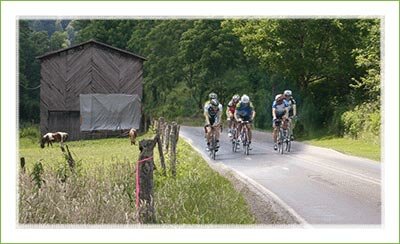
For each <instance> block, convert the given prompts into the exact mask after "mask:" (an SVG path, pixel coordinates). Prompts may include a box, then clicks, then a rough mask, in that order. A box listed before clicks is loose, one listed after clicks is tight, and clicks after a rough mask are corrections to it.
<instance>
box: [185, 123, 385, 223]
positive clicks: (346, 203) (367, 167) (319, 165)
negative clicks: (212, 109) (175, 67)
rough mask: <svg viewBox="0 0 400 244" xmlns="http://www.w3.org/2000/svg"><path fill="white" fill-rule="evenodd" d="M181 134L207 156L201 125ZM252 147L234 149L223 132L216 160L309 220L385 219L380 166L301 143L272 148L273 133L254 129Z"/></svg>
mask: <svg viewBox="0 0 400 244" xmlns="http://www.w3.org/2000/svg"><path fill="white" fill-rule="evenodd" d="M180 133H181V135H182V136H183V137H184V138H185V139H187V140H188V141H189V142H190V143H191V144H192V145H193V146H195V147H197V148H198V149H200V151H202V152H204V153H202V154H203V156H205V157H207V156H208V154H207V153H206V151H205V141H204V134H203V129H202V128H200V127H186V126H182V127H181V130H180ZM253 137H254V138H253V142H252V145H253V150H252V151H250V155H248V156H246V155H244V154H243V151H242V150H239V152H236V153H233V152H232V150H231V144H230V141H229V138H228V136H227V134H226V132H224V133H223V134H222V137H221V148H220V151H219V152H218V153H217V158H216V160H215V162H213V163H215V164H224V165H225V166H227V167H229V168H230V169H232V170H233V171H235V172H239V173H240V174H241V175H245V176H246V177H249V178H251V179H252V180H253V181H255V182H256V183H257V184H259V185H261V186H262V187H265V188H266V189H267V191H269V192H272V193H273V194H275V195H276V196H277V197H278V198H279V199H280V200H282V201H283V202H284V203H285V205H286V207H288V208H291V210H292V211H294V213H295V214H297V215H298V216H299V217H300V218H302V219H303V221H305V222H306V223H308V224H310V225H317V224H338V225H344V224H356V225H360V224H362V225H364V224H373V225H376V224H381V165H380V163H379V162H375V161H371V160H368V159H364V158H358V157H353V156H348V155H344V154H341V153H338V152H336V151H334V150H330V149H324V148H320V147H314V146H310V145H306V144H303V143H299V142H294V143H293V144H292V147H293V150H292V152H290V153H287V154H284V155H280V154H278V153H277V152H276V151H274V150H273V144H272V136H271V133H266V132H259V131H256V132H254V133H253Z"/></svg>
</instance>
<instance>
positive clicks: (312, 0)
mask: <svg viewBox="0 0 400 244" xmlns="http://www.w3.org/2000/svg"><path fill="white" fill-rule="evenodd" d="M135 1H136V0H117V1H114V2H135ZM147 1H148V2H153V1H154V2H169V0H158V1H157V0H147ZM175 1H177V2H204V1H206V2H212V1H213V0H191V1H186V0H175ZM218 1H222V2H245V1H243V0H218ZM252 1H254V2H274V1H268V0H267V1H265V0H252ZM347 1H348V0H323V1H320V0H306V1H302V0H281V1H279V2H347ZM352 1H354V2H398V3H399V2H400V1H399V0H381V1H376V0H352ZM2 2H110V1H109V0H83V1H82V0H57V1H54V0H40V1H36V0H0V4H1V5H0V10H1V8H2V6H3V5H2ZM275 2H276V1H275ZM399 12H400V4H399V5H398V13H399ZM1 24H2V23H1V18H0V29H1ZM0 36H1V34H0ZM399 38H400V35H399ZM1 45H2V43H1V39H0V48H1ZM399 46H400V45H399ZM399 54H400V52H399ZM0 66H1V67H2V60H1V59H0ZM398 68H399V69H398V70H397V72H398V73H399V70H400V65H399V67H398ZM1 72H2V68H1V70H0V75H1ZM398 82H400V81H398ZM0 83H1V84H0V108H1V106H2V100H1V98H2V95H1V91H2V84H3V83H2V80H1V77H0ZM399 94H400V88H399ZM398 105H400V104H398ZM0 110H1V109H0ZM398 112H400V108H399V111H398ZM2 116H3V113H2V112H1V113H0V131H2V130H3V127H2V124H1V119H2ZM399 128H400V125H399ZM0 134H1V132H0ZM398 136H399V137H400V132H399V135H398ZM2 151H3V150H2V147H1V140H0V156H1V154H2ZM397 154H398V156H399V157H400V148H399V151H398V152H397ZM397 163H400V162H397ZM1 171H2V167H1V165H0V175H1ZM399 175H400V170H399ZM398 184H399V188H400V180H399V178H398ZM1 189H2V183H1V181H0V215H1V200H2V194H1ZM398 200H399V202H400V195H399V199H398ZM399 208H400V206H399ZM397 217H398V219H400V213H399V216H397ZM2 225H3V223H2V221H1V219H0V243H6V242H2V238H1V237H2V234H3V229H2V228H1V227H2ZM13 243H29V242H13ZM43 243H51V242H43ZM57 243H60V244H69V243H79V242H57ZM82 243H85V244H95V243H97V242H82ZM105 243H106V242H105ZM116 243H117V244H118V243H125V242H116ZM153 243H159V242H150V243H148V244H153ZM190 243H193V244H201V243H204V242H190ZM225 243H228V242H223V243H221V244H225ZM254 243H256V242H254ZM289 243H290V244H292V243H293V244H296V243H307V242H284V243H282V244H289ZM314 243H318V242H314ZM323 243H327V244H336V243H337V244H341V243H339V242H323ZM351 243H354V244H362V243H363V242H351ZM392 243H400V231H399V232H398V242H392Z"/></svg>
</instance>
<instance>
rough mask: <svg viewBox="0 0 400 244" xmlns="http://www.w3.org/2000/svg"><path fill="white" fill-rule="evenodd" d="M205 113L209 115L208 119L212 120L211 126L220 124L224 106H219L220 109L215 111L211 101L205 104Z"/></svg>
mask: <svg viewBox="0 0 400 244" xmlns="http://www.w3.org/2000/svg"><path fill="white" fill-rule="evenodd" d="M204 113H206V114H207V115H208V118H209V119H210V124H214V123H216V122H218V121H217V120H218V118H219V117H220V114H221V113H222V104H219V105H218V108H217V109H214V108H213V107H212V105H211V103H210V101H207V102H206V103H205V104H204Z"/></svg>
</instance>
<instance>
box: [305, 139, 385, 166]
mask: <svg viewBox="0 0 400 244" xmlns="http://www.w3.org/2000/svg"><path fill="white" fill-rule="evenodd" d="M304 142H306V143H309V144H311V145H314V146H319V147H326V148H331V149H334V150H336V151H339V152H342V153H346V154H350V155H354V156H359V157H364V158H369V159H372V160H375V161H380V160H381V150H380V146H379V145H377V144H374V143H368V142H365V141H362V140H353V139H350V138H338V137H321V138H317V139H309V140H305V141H304Z"/></svg>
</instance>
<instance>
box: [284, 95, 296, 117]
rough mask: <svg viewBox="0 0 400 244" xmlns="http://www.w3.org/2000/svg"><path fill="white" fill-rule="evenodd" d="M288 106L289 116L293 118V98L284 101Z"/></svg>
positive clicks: (294, 102)
mask: <svg viewBox="0 0 400 244" xmlns="http://www.w3.org/2000/svg"><path fill="white" fill-rule="evenodd" d="M285 101H286V102H287V103H288V105H289V116H293V105H296V100H294V98H293V97H291V98H289V99H288V100H285Z"/></svg>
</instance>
